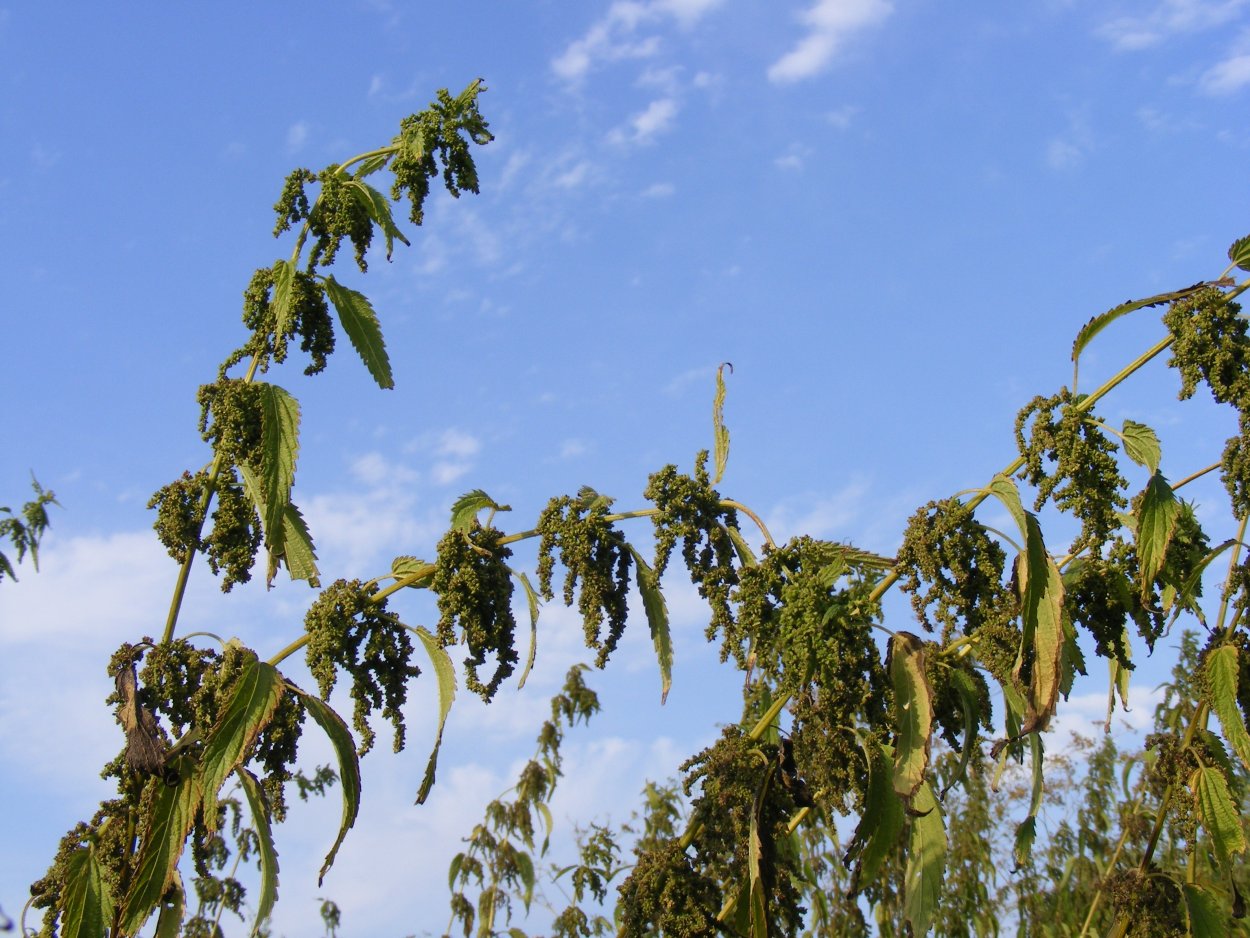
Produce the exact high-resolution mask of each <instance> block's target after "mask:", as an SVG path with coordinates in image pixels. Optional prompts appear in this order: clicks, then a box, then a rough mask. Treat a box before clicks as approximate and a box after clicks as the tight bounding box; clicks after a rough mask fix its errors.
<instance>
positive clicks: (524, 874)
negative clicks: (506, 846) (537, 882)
mask: <svg viewBox="0 0 1250 938" xmlns="http://www.w3.org/2000/svg"><path fill="white" fill-rule="evenodd" d="M512 858H513V860H514V861H515V862H516V869H517V874H518V875H519V876H520V877H521V884H522V885H523V886H524V887H525V891H524V892H523V893H522V894H521V901H522V902H524V903H525V911H526V912H528V911H529V910H530V903H531V902H533V901H534V861H533V859H532V858H531V857H530V855H529V854H528V853H526V852H525V851H524V850H517V851H515V852H514V853H513V854H512Z"/></svg>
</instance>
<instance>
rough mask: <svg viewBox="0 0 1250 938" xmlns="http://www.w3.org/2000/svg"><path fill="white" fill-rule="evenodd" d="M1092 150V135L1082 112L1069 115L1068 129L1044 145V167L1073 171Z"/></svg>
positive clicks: (1087, 120) (1086, 118) (1087, 119)
mask: <svg viewBox="0 0 1250 938" xmlns="http://www.w3.org/2000/svg"><path fill="white" fill-rule="evenodd" d="M1093 150H1094V134H1093V131H1091V129H1090V126H1089V118H1088V117H1087V116H1086V115H1085V113H1084V112H1083V111H1077V112H1074V113H1072V114H1070V115H1069V117H1068V127H1067V129H1066V130H1065V131H1064V132H1063V133H1061V134H1056V135H1055V136H1054V137H1052V138H1051V139H1050V140H1049V141H1047V143H1046V153H1045V157H1046V165H1047V166H1049V167H1050V168H1051V169H1054V170H1060V171H1062V170H1070V169H1075V168H1076V167H1078V166H1080V165H1081V164H1082V163H1084V162H1085V159H1086V157H1087V156H1089V154H1090V153H1091V152H1092V151H1093Z"/></svg>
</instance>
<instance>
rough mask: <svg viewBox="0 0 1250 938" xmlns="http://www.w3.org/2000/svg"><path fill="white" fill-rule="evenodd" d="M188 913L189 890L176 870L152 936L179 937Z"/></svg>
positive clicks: (162, 937)
mask: <svg viewBox="0 0 1250 938" xmlns="http://www.w3.org/2000/svg"><path fill="white" fill-rule="evenodd" d="M186 914H187V891H186V889H185V888H183V885H182V876H181V874H179V872H178V871H177V870H174V879H173V882H172V883H170V885H169V888H168V889H166V890H165V895H164V897H163V898H162V899H161V914H160V915H158V916H157V917H156V931H155V932H153V934H152V938H178V936H179V935H181V934H182V920H183V918H185V917H186Z"/></svg>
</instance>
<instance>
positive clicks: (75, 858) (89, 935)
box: [60, 846, 113, 938]
mask: <svg viewBox="0 0 1250 938" xmlns="http://www.w3.org/2000/svg"><path fill="white" fill-rule="evenodd" d="M112 922H113V897H112V895H111V894H110V893H109V888H108V883H107V882H105V879H104V867H103V866H101V864H100V860H99V858H98V857H97V856H96V852H95V847H94V846H91V847H80V848H79V849H78V850H75V851H74V852H73V853H71V854H70V855H69V859H68V860H67V861H66V864H65V886H64V888H63V889H62V892H61V929H60V934H61V935H62V938H102V936H104V935H106V934H107V933H108V930H109V927H110V926H111V925H112Z"/></svg>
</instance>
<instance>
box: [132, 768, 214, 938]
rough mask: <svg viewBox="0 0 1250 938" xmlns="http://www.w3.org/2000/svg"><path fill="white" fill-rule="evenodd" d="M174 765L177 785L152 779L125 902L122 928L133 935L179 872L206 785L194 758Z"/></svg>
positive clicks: (158, 902)
mask: <svg viewBox="0 0 1250 938" xmlns="http://www.w3.org/2000/svg"><path fill="white" fill-rule="evenodd" d="M174 768H175V769H176V770H177V771H178V772H179V774H180V776H181V777H180V778H179V781H178V784H177V785H166V784H165V783H164V782H163V781H162V780H160V779H152V780H151V781H149V782H148V784H149V785H153V786H156V794H155V797H154V798H153V799H152V807H151V810H150V811H149V812H148V816H147V826H146V829H145V830H144V831H143V832H142V834H141V837H142V841H141V844H140V847H139V853H138V856H137V857H136V858H135V866H134V874H133V875H132V876H131V880H130V889H129V891H128V892H127V893H126V898H125V900H124V901H123V902H122V914H121V930H122V932H123V933H124V934H128V935H133V934H135V933H136V932H138V931H139V929H140V928H142V927H143V923H144V922H146V921H147V920H148V916H150V915H151V914H152V911H153V910H154V909H155V908H156V907H157V905H159V904H160V901H161V897H162V896H164V895H165V890H166V889H168V888H169V885H170V883H171V882H173V878H174V876H175V875H176V873H177V868H178V860H179V858H180V857H181V856H182V848H183V846H184V844H185V843H186V840H187V834H189V833H190V832H191V825H192V824H194V823H195V815H196V813H197V812H198V811H199V809H200V802H201V800H202V798H203V788H202V786H201V784H200V775H199V773H198V772H194V771H192V766H191V764H190V760H180V762H179V763H177V764H176V765H175V766H174Z"/></svg>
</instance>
